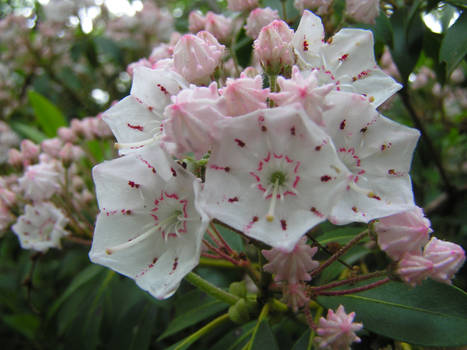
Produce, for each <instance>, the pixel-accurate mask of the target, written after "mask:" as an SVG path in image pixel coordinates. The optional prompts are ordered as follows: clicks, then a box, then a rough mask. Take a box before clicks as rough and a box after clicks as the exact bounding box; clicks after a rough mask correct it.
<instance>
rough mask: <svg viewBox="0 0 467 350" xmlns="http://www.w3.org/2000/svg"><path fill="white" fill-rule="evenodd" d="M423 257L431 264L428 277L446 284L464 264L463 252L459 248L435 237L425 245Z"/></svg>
mask: <svg viewBox="0 0 467 350" xmlns="http://www.w3.org/2000/svg"><path fill="white" fill-rule="evenodd" d="M423 256H424V257H425V258H426V259H428V260H430V261H431V262H432V263H433V271H432V272H431V274H430V277H431V278H433V279H435V280H437V281H440V282H444V283H448V284H450V283H451V279H452V278H453V277H454V275H455V274H456V272H457V271H458V270H459V269H460V268H461V267H462V265H463V264H464V262H465V252H464V249H462V247H461V246H459V245H457V244H455V243H452V242H447V241H442V240H440V239H438V238H436V237H433V238H432V239H431V240H430V241H429V242H428V243H427V245H426V246H425V249H424V250H423Z"/></svg>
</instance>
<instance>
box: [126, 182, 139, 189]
mask: <svg viewBox="0 0 467 350" xmlns="http://www.w3.org/2000/svg"><path fill="white" fill-rule="evenodd" d="M128 186H130V187H131V188H139V186H140V185H139V184H137V183H135V182H134V181H131V180H129V181H128Z"/></svg>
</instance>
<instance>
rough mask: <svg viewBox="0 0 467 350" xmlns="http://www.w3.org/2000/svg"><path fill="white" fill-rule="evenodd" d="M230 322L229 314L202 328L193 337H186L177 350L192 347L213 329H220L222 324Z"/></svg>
mask: <svg viewBox="0 0 467 350" xmlns="http://www.w3.org/2000/svg"><path fill="white" fill-rule="evenodd" d="M228 320H229V314H228V313H227V314H224V315H222V316H219V317H218V318H216V319H214V320H212V321H211V322H209V323H208V324H207V325H206V326H204V327H202V328H201V329H199V330H197V331H196V332H195V333H193V334H192V335H190V336H188V337H186V338H185V339H184V340H183V341H182V342H181V343H180V344H178V345H177V347H176V348H175V350H180V349H183V348H184V347H185V346H186V345H190V344H192V343H194V342H195V341H197V340H198V339H199V338H201V337H202V336H203V335H205V334H208V333H209V332H211V331H212V330H213V329H215V328H217V327H219V326H220V325H221V324H223V323H224V322H225V321H228Z"/></svg>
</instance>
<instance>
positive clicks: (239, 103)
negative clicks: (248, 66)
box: [219, 75, 269, 117]
mask: <svg viewBox="0 0 467 350" xmlns="http://www.w3.org/2000/svg"><path fill="white" fill-rule="evenodd" d="M268 96H269V89H263V79H262V77H261V76H260V75H257V76H256V77H254V78H248V77H247V76H246V75H241V76H240V78H238V79H231V78H228V79H227V82H226V86H225V87H224V88H223V89H222V99H221V101H220V102H219V106H220V108H221V110H223V111H224V113H225V114H226V115H228V116H231V117H234V116H238V115H242V114H247V113H250V112H254V111H255V110H257V109H263V108H266V107H267V105H266V100H267V98H268Z"/></svg>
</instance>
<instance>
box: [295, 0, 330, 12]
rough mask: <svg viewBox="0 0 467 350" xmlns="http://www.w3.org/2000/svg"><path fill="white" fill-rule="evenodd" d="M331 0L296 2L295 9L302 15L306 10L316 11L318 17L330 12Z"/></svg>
mask: <svg viewBox="0 0 467 350" xmlns="http://www.w3.org/2000/svg"><path fill="white" fill-rule="evenodd" d="M331 3H332V1H331V0H295V2H294V5H295V7H296V8H297V9H298V10H299V11H300V13H302V12H303V11H304V10H305V9H310V10H316V13H317V14H318V15H324V14H326V13H327V12H328V9H329V6H330V5H331Z"/></svg>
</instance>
